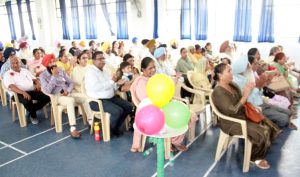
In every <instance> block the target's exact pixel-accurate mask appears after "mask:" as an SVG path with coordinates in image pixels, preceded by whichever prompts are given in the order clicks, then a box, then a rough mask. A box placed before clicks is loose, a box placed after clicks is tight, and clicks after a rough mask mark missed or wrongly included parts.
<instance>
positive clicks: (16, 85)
mask: <svg viewBox="0 0 300 177" xmlns="http://www.w3.org/2000/svg"><path fill="white" fill-rule="evenodd" d="M10 65H11V69H10V70H8V71H7V72H6V73H5V74H4V77H3V83H4V85H5V87H7V88H8V89H9V90H10V91H13V92H15V93H17V94H18V98H19V101H20V103H22V104H23V105H24V107H25V109H26V110H27V111H28V113H29V114H28V117H29V116H30V119H31V122H32V124H38V120H37V115H36V111H37V110H40V109H42V108H43V107H44V106H45V105H46V104H47V103H49V101H50V98H49V97H48V96H47V95H45V94H43V93H42V92H41V85H40V82H39V80H37V79H36V78H35V77H34V76H33V75H32V74H31V73H30V72H29V71H28V70H27V69H23V68H21V60H20V59H19V58H18V57H12V58H11V61H10ZM32 100H35V101H36V102H33V101H32Z"/></svg>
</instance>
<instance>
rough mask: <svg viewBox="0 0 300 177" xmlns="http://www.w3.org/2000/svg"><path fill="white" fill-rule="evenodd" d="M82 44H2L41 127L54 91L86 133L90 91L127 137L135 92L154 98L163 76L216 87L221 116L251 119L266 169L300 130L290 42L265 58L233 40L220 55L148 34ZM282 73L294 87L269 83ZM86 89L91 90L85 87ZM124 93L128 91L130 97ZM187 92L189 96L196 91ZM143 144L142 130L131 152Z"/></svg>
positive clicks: (16, 86)
mask: <svg viewBox="0 0 300 177" xmlns="http://www.w3.org/2000/svg"><path fill="white" fill-rule="evenodd" d="M79 44H80V45H79V46H78V45H77V42H76V41H72V43H71V45H72V47H71V48H70V49H68V48H66V47H65V46H64V45H63V44H62V43H59V44H57V46H56V49H55V50H54V51H53V54H49V53H45V51H44V50H43V48H34V49H33V50H32V52H31V50H30V45H29V44H28V42H26V41H23V42H21V43H20V45H19V48H18V49H16V47H15V46H14V45H13V44H11V43H7V44H6V45H5V46H3V47H2V48H0V67H1V72H0V79H1V80H2V81H3V84H4V86H5V87H7V88H8V89H9V90H10V91H11V92H15V93H17V95H18V98H19V100H20V102H21V103H22V104H23V105H24V107H25V109H26V110H27V111H28V113H29V114H28V119H30V120H31V122H32V123H33V124H37V123H38V118H37V114H36V112H37V111H38V110H39V109H41V108H42V107H43V106H44V105H46V104H47V103H49V102H50V99H49V97H48V96H47V95H53V96H55V98H56V100H57V102H58V103H59V104H61V105H64V106H66V107H67V116H68V120H69V125H70V134H71V137H73V138H80V137H81V135H80V132H79V131H78V130H77V129H76V114H75V110H76V109H75V106H77V105H78V104H81V105H82V106H83V110H82V111H83V112H84V113H85V114H86V115H87V120H88V123H89V124H91V123H92V119H93V117H92V111H99V107H98V106H97V104H96V103H95V102H90V103H89V102H88V100H87V98H86V95H87V96H88V97H91V98H93V99H99V100H101V101H102V104H103V109H104V111H105V112H108V113H110V115H111V116H110V130H111V134H112V136H113V137H119V136H122V134H123V129H122V125H123V124H124V122H125V119H126V118H127V116H128V115H134V111H135V108H134V107H135V106H137V105H134V103H133V102H132V99H131V97H134V100H136V101H137V104H139V103H140V102H141V101H142V100H143V99H144V98H146V85H147V81H148V80H149V78H150V77H151V76H153V75H154V74H157V73H163V74H166V75H168V76H170V77H172V78H173V79H174V82H178V81H181V82H184V83H185V84H186V85H187V86H188V87H192V85H196V86H199V87H205V88H206V89H211V90H212V89H213V101H214V103H215V104H216V107H217V108H218V109H219V110H220V112H221V113H223V114H226V115H229V116H232V117H236V118H238V119H243V120H246V121H247V129H248V136H249V138H250V139H251V141H252V143H253V148H252V156H251V159H252V160H253V161H257V160H258V162H257V163H256V164H257V166H258V167H260V168H263V169H266V168H269V167H270V165H269V164H268V162H267V161H266V160H264V157H265V155H266V153H267V150H268V148H269V147H270V146H271V142H273V141H274V140H275V138H276V137H277V135H278V134H279V133H280V132H281V131H282V130H283V129H284V128H285V127H288V128H289V129H293V130H296V129H297V126H296V125H294V124H293V123H292V120H293V119H294V118H296V117H297V111H296V110H295V107H294V105H295V104H296V103H297V101H296V100H295V98H297V97H299V93H298V92H300V90H299V89H298V86H299V80H300V77H299V76H300V74H299V70H298V68H297V67H296V66H295V63H294V62H292V61H288V57H287V54H285V53H284V52H283V51H282V50H283V47H282V46H274V47H272V48H271V50H270V56H269V57H268V58H266V59H265V60H264V59H262V58H261V56H260V52H259V50H258V49H257V48H251V49H249V51H247V52H248V53H247V52H244V53H247V54H248V55H247V56H239V55H238V54H237V46H236V45H235V44H233V43H230V42H229V41H225V42H223V43H222V44H221V46H220V51H219V52H220V55H217V54H216V52H213V50H212V44H211V43H207V44H206V45H205V47H201V46H200V45H199V44H195V45H191V46H188V47H185V46H183V47H182V48H178V46H179V44H178V42H177V41H176V40H171V41H170V42H169V46H168V44H164V43H159V42H158V41H156V40H154V39H143V40H142V41H141V43H139V42H138V38H136V37H135V38H133V39H132V46H128V47H127V46H126V45H125V43H124V42H123V41H113V42H112V43H111V42H108V41H104V42H102V43H96V41H94V40H91V41H90V42H89V43H88V44H89V45H88V47H86V46H85V41H81V42H80V43H79ZM127 49H128V50H127ZM21 59H23V60H21ZM21 61H23V62H21ZM190 71H192V72H193V77H192V79H191V80H189V79H188V78H187V73H188V72H190ZM278 78H280V79H284V80H286V81H287V83H288V87H287V89H284V90H272V89H269V88H268V86H269V84H271V83H273V82H276V79H277V80H278ZM190 82H193V84H191V83H190ZM203 82H205V83H203ZM82 87H84V88H85V90H86V95H85V94H83V93H82V92H81V88H82ZM130 91H131V92H130ZM117 92H125V93H126V95H127V100H124V99H123V98H121V97H120V96H119V95H118V94H117ZM181 93H182V95H181V96H182V97H192V96H193V95H191V94H186V93H184V92H181ZM32 100H36V101H37V102H32ZM190 100H192V99H190ZM220 100H222V102H220ZM224 102H226V104H224ZM245 102H249V103H251V104H252V105H253V106H255V107H257V108H259V109H260V110H261V114H263V115H264V116H265V117H266V120H265V121H263V122H262V123H261V124H262V125H263V126H259V125H258V124H255V123H253V122H251V121H249V120H247V118H246V116H245V113H244V112H245V110H244V107H243V104H244V103H245ZM193 116H194V117H195V116H196V115H194V114H192V118H193V121H195V119H194V117H193ZM133 117H134V116H133ZM133 122H134V121H133ZM220 126H221V129H222V130H223V131H225V132H227V133H229V134H239V133H240V131H241V130H240V129H239V128H237V127H235V124H234V123H231V122H226V121H221V122H220ZM263 132H267V133H263ZM184 138H185V137H184V135H182V136H178V137H175V138H172V140H171V143H172V144H173V145H174V147H175V149H177V150H179V151H186V150H187V147H186V146H185V145H184V141H183V140H184ZM139 143H140V135H139V134H138V133H137V132H134V134H133V144H132V147H131V149H130V150H131V151H132V152H137V151H138V148H139V147H140V144H139Z"/></svg>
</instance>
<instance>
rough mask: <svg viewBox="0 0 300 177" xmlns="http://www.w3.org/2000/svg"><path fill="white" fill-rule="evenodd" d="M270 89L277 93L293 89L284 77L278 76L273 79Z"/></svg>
mask: <svg viewBox="0 0 300 177" xmlns="http://www.w3.org/2000/svg"><path fill="white" fill-rule="evenodd" d="M268 88H270V89H272V90H274V91H275V92H280V91H283V90H287V89H289V88H291V86H290V84H289V82H288V81H287V80H286V78H285V77H284V76H278V77H274V78H273V79H272V81H271V83H270V84H269V85H268Z"/></svg>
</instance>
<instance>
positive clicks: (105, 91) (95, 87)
mask: <svg viewBox="0 0 300 177" xmlns="http://www.w3.org/2000/svg"><path fill="white" fill-rule="evenodd" d="M104 65H105V57H104V55H103V52H101V51H97V52H95V53H94V55H93V66H92V67H90V68H89V69H88V70H87V72H86V74H85V83H84V84H85V89H86V94H87V95H88V96H89V97H92V98H95V99H100V100H101V101H102V104H103V109H104V111H105V112H108V113H110V115H111V116H110V127H111V133H112V135H113V136H117V137H118V136H120V135H122V132H121V131H120V130H119V128H120V126H121V125H122V124H123V122H124V121H125V119H126V117H127V116H128V114H129V113H131V111H132V109H133V106H132V104H130V103H129V102H127V101H125V100H123V99H122V98H120V97H118V96H116V95H115V91H116V90H117V89H118V87H119V86H121V85H123V84H124V83H125V80H119V81H116V77H115V76H113V77H111V76H110V74H109V73H108V72H107V71H105V70H103V68H104ZM90 106H91V109H92V110H95V111H99V107H98V106H97V104H96V103H95V102H91V103H90Z"/></svg>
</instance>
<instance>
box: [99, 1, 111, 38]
mask: <svg viewBox="0 0 300 177" xmlns="http://www.w3.org/2000/svg"><path fill="white" fill-rule="evenodd" d="M100 2H101V7H102V12H103V15H104V17H105V20H106V22H107V24H108V26H109V31H110V35H112V36H114V35H115V33H114V32H113V30H112V27H111V23H110V19H109V14H108V10H107V6H106V0H100Z"/></svg>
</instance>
